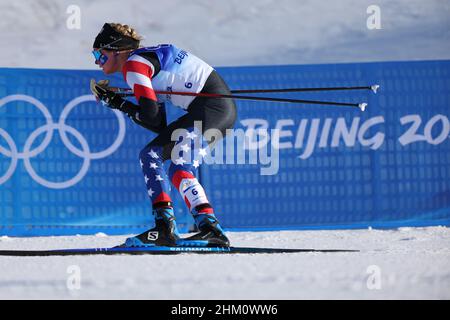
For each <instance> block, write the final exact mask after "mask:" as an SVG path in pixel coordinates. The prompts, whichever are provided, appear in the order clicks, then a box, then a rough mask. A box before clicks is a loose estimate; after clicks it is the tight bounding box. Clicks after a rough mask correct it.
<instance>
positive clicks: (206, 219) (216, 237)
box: [181, 214, 230, 247]
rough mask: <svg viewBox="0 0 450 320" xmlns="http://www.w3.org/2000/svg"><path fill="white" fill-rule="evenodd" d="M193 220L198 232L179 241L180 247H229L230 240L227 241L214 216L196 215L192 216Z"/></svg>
mask: <svg viewBox="0 0 450 320" xmlns="http://www.w3.org/2000/svg"><path fill="white" fill-rule="evenodd" d="M194 219H195V223H196V224H197V226H198V229H199V230H200V232H198V233H197V234H194V235H193V236H190V237H188V238H185V239H183V240H181V242H182V245H184V246H201V247H229V246H230V240H228V238H227V236H226V235H225V233H224V231H223V229H222V227H221V226H220V225H219V221H218V220H217V218H216V217H215V216H214V214H197V215H194Z"/></svg>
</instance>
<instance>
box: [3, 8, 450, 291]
mask: <svg viewBox="0 0 450 320" xmlns="http://www.w3.org/2000/svg"><path fill="white" fill-rule="evenodd" d="M372 4H376V5H378V6H379V8H380V10H381V11H380V14H381V15H380V17H381V29H380V30H369V29H368V28H367V24H366V21H367V18H368V17H369V14H368V13H367V8H368V7H369V6H370V5H372ZM70 5H76V6H78V8H79V9H80V14H81V20H80V21H81V25H80V27H81V28H80V29H69V28H67V24H66V23H67V19H68V18H69V16H70V13H69V14H68V13H67V9H68V7H69V6H70ZM104 22H122V23H128V24H130V25H132V26H134V27H136V29H137V30H138V31H139V32H140V33H141V34H142V35H143V36H145V40H144V42H143V45H154V44H158V43H174V44H177V45H178V46H180V47H183V48H185V49H187V50H190V51H192V52H193V53H195V54H197V55H198V56H200V57H202V58H204V59H205V60H206V61H208V62H209V63H211V64H212V65H214V66H227V65H228V66H229V65H236V66H239V65H258V64H307V63H328V62H356V61H383V60H384V61H385V60H420V59H449V58H450V1H449V0H428V1H422V0H398V1H390V0H377V1H375V2H374V1H372V0H340V1H312V0H308V1H307V0H304V1H299V0H227V1H219V0H195V1H184V0H170V1H154V0H153V1H142V0H127V1H122V0H120V1H111V0H96V1H92V0H39V1H36V0H18V1H10V0H0V29H1V30H2V32H0V42H1V43H2V44H3V45H2V50H0V67H31V68H64V69H79V68H82V69H95V68H96V66H95V65H94V64H93V57H92V55H91V53H90V49H91V46H92V42H93V39H94V37H95V35H96V34H97V32H98V31H99V30H100V28H101V26H102V25H103V23H104ZM124 238H125V236H121V237H102V236H79V237H76V236H74V237H50V238H22V239H21V238H5V237H3V238H2V237H0V250H2V249H50V248H64V247H65V248H70V247H105V246H113V245H116V244H118V243H121V242H122V241H123V239H124ZM230 238H231V240H232V242H233V245H235V246H237V245H242V246H270V247H287V248H294V247H301V248H316V249H326V248H347V249H359V250H361V252H359V253H297V254H276V255H188V254H183V255H176V256H91V257H89V256H82V257H45V258H36V257H0V298H1V299H18V298H23V299H93V298H97V299H102V298H106V299H113V298H115V299H133V298H137V299H394V298H398V299H407V298H412V299H418V298H421V299H450V229H448V228H443V227H430V228H404V229H400V230H386V231H380V230H340V231H281V232H253V233H251V232H245V233H237V232H235V233H230ZM77 271H79V272H80V279H81V288H80V289H79V290H77V289H74V290H70V289H69V288H68V286H67V282H68V280H69V284H70V279H73V278H71V276H73V275H74V272H75V273H76V272H77ZM377 288H378V289H377Z"/></svg>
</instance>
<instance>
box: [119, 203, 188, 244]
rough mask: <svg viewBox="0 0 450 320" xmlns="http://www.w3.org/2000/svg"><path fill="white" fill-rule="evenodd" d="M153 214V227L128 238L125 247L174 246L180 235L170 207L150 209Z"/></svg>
mask: <svg viewBox="0 0 450 320" xmlns="http://www.w3.org/2000/svg"><path fill="white" fill-rule="evenodd" d="M152 213H153V215H154V216H155V227H154V228H152V229H150V230H147V231H145V232H144V233H141V234H140V235H137V236H134V237H131V238H128V239H127V240H126V241H125V244H124V246H125V247H153V246H168V247H173V246H176V244H177V241H178V240H179V238H180V236H179V234H178V230H177V224H176V222H175V216H174V214H173V209H172V208H157V209H154V210H153V211H152Z"/></svg>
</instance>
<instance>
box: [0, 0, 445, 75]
mask: <svg viewBox="0 0 450 320" xmlns="http://www.w3.org/2000/svg"><path fill="white" fill-rule="evenodd" d="M73 5H75V6H77V8H78V9H79V11H76V10H73V8H74V7H71V6H73ZM371 5H377V6H378V8H379V10H380V11H379V12H380V15H379V17H380V22H381V25H380V26H381V29H369V28H368V27H367V20H368V19H369V18H370V16H371V15H373V11H371V9H370V8H369V7H370V6H371ZM368 8H369V13H368V12H367V11H368ZM76 12H79V14H80V15H79V19H75V16H74V14H75V13H76ZM67 22H69V28H68V26H67ZM77 22H80V24H79V27H80V28H77V27H78V25H77ZM104 22H121V23H127V24H129V25H131V26H134V27H135V28H136V29H137V30H138V31H139V32H140V33H141V34H142V35H143V36H144V37H145V40H144V41H143V45H155V44H158V43H174V44H176V45H178V46H180V47H182V48H185V49H187V50H189V51H191V52H193V53H194V54H196V55H198V56H199V57H201V58H204V59H205V60H206V61H208V62H209V63H210V64H212V65H214V66H227V65H228V66H229V65H235V66H240V65H259V64H308V63H329V62H356V61H386V60H419V59H449V58H450V1H449V0H427V1H423V0H396V1H391V0H377V1H372V0H334V1H312V0H227V1H220V0H192V1H185V0H170V1H156V0H151V1H142V0H127V1H122V0H95V1H92V0H39V1H36V0H18V1H10V0H0V30H3V32H0V42H1V43H2V44H3V50H0V67H32V68H63V69H79V68H82V69H96V68H97V67H96V66H95V65H94V63H93V57H92V55H91V52H90V50H91V47H92V43H93V39H94V37H95V36H96V34H97V33H98V31H99V30H100V28H101V26H102V25H103V23H104ZM71 28H72V29H71Z"/></svg>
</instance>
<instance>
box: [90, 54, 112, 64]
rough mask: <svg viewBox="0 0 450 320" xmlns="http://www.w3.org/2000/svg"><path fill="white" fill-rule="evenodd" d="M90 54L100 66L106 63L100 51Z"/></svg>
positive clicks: (106, 59) (106, 58)
mask: <svg viewBox="0 0 450 320" xmlns="http://www.w3.org/2000/svg"><path fill="white" fill-rule="evenodd" d="M92 54H93V55H94V58H95V61H98V63H100V65H104V64H105V63H106V61H108V57H107V56H105V55H104V54H102V53H101V51H100V50H94V51H92Z"/></svg>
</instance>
